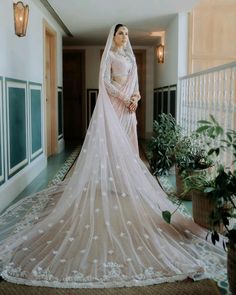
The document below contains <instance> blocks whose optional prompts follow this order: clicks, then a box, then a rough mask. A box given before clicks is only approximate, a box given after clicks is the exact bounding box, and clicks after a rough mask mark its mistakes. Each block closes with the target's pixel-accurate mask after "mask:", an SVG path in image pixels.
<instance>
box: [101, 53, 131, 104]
mask: <svg viewBox="0 0 236 295" xmlns="http://www.w3.org/2000/svg"><path fill="white" fill-rule="evenodd" d="M104 84H105V87H106V90H107V92H108V94H109V95H111V96H113V97H116V98H118V99H121V100H123V101H124V103H125V104H126V105H129V104H130V98H129V97H127V96H126V95H125V94H124V93H122V92H121V91H120V90H119V89H117V87H115V85H113V84H112V83H111V58H110V56H109V57H108V59H107V63H106V70H105V73H104Z"/></svg>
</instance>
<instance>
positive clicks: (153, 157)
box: [147, 113, 181, 176]
mask: <svg viewBox="0 0 236 295" xmlns="http://www.w3.org/2000/svg"><path fill="white" fill-rule="evenodd" d="M180 133H181V128H180V126H178V125H177V124H176V121H175V119H174V118H173V116H172V115H171V114H165V113H162V114H160V115H159V116H158V120H157V121H154V123H153V136H152V138H151V139H150V141H149V143H148V146H147V157H148V160H149V163H150V168H151V171H152V174H153V175H154V176H157V175H163V174H167V173H168V172H169V170H170V168H171V167H172V166H173V165H174V161H175V156H174V148H175V146H176V143H177V141H178V140H179V137H180Z"/></svg>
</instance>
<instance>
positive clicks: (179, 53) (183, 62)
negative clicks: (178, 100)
mask: <svg viewBox="0 0 236 295" xmlns="http://www.w3.org/2000/svg"><path fill="white" fill-rule="evenodd" d="M157 45H158V44H157ZM187 61H188V13H187V12H182V13H179V14H178V15H176V16H175V18H174V19H173V20H172V21H171V22H170V24H169V26H168V28H167V30H166V36H165V61H164V63H163V64H158V63H157V60H156V59H155V82H154V85H155V88H158V87H163V86H169V85H172V84H177V82H178V77H181V76H184V75H186V74H187Z"/></svg>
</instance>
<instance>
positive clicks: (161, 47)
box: [156, 44, 165, 64]
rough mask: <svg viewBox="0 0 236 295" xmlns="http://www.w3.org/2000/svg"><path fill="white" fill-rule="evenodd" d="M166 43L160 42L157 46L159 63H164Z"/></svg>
mask: <svg viewBox="0 0 236 295" xmlns="http://www.w3.org/2000/svg"><path fill="white" fill-rule="evenodd" d="M164 48H165V47H164V45H162V44H160V45H158V46H157V48H156V52H157V62H158V63H159V64H163V63H164Z"/></svg>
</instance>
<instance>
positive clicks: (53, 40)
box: [43, 19, 58, 157]
mask: <svg viewBox="0 0 236 295" xmlns="http://www.w3.org/2000/svg"><path fill="white" fill-rule="evenodd" d="M47 36H50V44H49V46H50V81H51V87H50V93H47V83H46V60H47V59H46V50H47V41H48V39H47ZM43 64H44V65H43V71H44V74H43V84H44V87H43V88H44V106H45V107H44V114H45V118H44V122H45V124H44V150H45V153H46V155H47V157H48V156H50V155H53V154H56V153H57V152H58V111H57V110H58V101H57V33H56V31H55V30H54V29H53V28H52V27H51V26H50V25H49V23H48V22H47V21H46V20H45V19H44V20H43ZM49 99H50V109H49V114H50V123H51V124H50V126H51V136H50V137H51V147H50V151H49V149H48V142H47V141H48V140H47V132H48V128H47V127H48V125H49V124H48V115H47V114H48V112H47V111H48V104H47V101H48V100H49Z"/></svg>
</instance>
